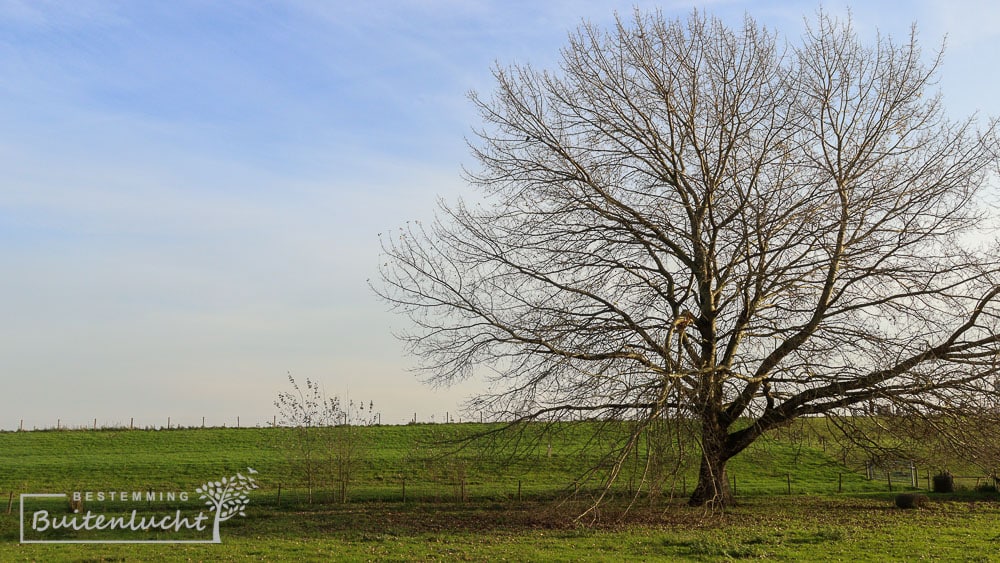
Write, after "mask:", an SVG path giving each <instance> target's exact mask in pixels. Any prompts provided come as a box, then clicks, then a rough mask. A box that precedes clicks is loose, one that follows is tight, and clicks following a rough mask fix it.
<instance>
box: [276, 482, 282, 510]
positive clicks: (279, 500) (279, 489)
mask: <svg viewBox="0 0 1000 563" xmlns="http://www.w3.org/2000/svg"><path fill="white" fill-rule="evenodd" d="M276 504H277V505H278V506H281V483H278V501H277V503H276Z"/></svg>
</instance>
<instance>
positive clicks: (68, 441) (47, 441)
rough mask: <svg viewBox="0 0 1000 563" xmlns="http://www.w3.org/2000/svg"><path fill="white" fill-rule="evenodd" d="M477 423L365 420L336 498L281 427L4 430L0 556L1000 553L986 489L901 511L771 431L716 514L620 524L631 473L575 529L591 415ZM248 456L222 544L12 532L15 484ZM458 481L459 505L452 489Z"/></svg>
mask: <svg viewBox="0 0 1000 563" xmlns="http://www.w3.org/2000/svg"><path fill="white" fill-rule="evenodd" d="M484 428H486V427H484V426H481V425H475V424H461V425H411V426H387V427H370V428H361V429H360V430H362V431H363V435H362V438H363V443H365V444H367V447H366V449H365V461H364V463H363V464H362V466H361V467H360V469H359V471H358V472H357V473H356V475H355V478H354V481H355V482H354V483H353V484H352V488H351V495H350V496H351V500H352V502H350V503H347V504H341V503H337V502H331V499H333V498H334V497H335V495H334V493H333V492H332V491H327V492H325V493H324V494H320V495H318V500H319V501H321V502H317V503H315V504H312V505H308V504H306V503H305V502H304V499H305V497H304V494H303V490H302V488H301V485H300V484H298V483H297V482H296V481H297V480H296V478H295V474H294V464H292V463H290V460H289V457H288V454H287V452H286V451H285V450H283V449H282V448H281V447H279V445H280V444H282V443H285V444H287V443H289V441H290V440H294V434H293V432H294V431H293V430H291V429H281V428H279V429H198V430H167V431H150V430H134V431H129V430H98V431H44V432H23V433H0V561H20V560H24V561H32V560H37V561H62V560H70V561H76V560H90V561H102V560H103V561H112V560H118V561H121V560H126V561H133V560H135V561H146V560H167V561H188V560H192V561H200V560H211V561H226V560H248V559H252V560H270V561H288V560H306V561H309V560H316V561H321V560H329V559H334V560H370V559H378V560H409V559H445V560H477V561H486V560H489V561H494V560H497V561H502V560H509V561H530V560H544V561H560V560H561V561H601V560H609V559H615V560H618V559H622V560H656V559H665V560H691V561H719V560H732V559H761V558H768V559H775V560H788V561H800V560H843V561H864V560H871V561H879V560H886V559H899V560H913V559H919V558H933V559H946V560H965V561H990V560H994V559H997V555H996V554H1000V504H998V503H996V502H994V500H993V499H994V498H995V496H991V495H977V494H972V493H964V494H959V495H952V496H948V497H935V496H932V498H933V500H934V502H933V503H932V506H931V508H929V509H926V510H914V511H903V510H898V509H895V508H894V507H893V505H892V494H890V493H888V492H886V491H885V488H886V487H885V484H883V483H874V482H869V481H867V480H865V479H864V477H863V475H862V474H860V473H859V472H858V471H857V469H858V468H857V467H845V466H843V465H841V464H840V463H839V462H838V460H836V459H834V458H833V457H832V452H829V453H827V452H824V451H823V449H822V448H820V447H817V446H816V444H814V443H810V442H808V441H800V440H789V439H788V438H787V437H779V438H780V439H765V440H764V441H762V442H760V443H759V444H756V445H754V446H753V447H752V448H750V449H749V450H748V451H746V452H744V454H742V455H741V456H739V457H737V458H736V459H734V460H733V461H732V462H731V463H730V465H729V471H730V474H731V476H735V478H736V488H737V498H738V499H739V501H740V504H739V505H738V506H737V507H735V508H733V509H730V510H727V511H726V512H725V513H721V514H720V513H707V512H705V510H703V509H699V508H690V507H687V506H686V505H684V503H683V499H679V498H678V499H675V500H674V501H670V500H669V499H668V498H665V497H657V498H654V499H652V501H651V500H650V499H649V498H648V497H646V496H640V499H639V501H638V502H637V503H636V504H635V505H634V506H633V507H632V509H631V511H630V512H629V513H628V515H627V517H625V518H624V520H623V519H622V515H623V511H624V508H625V506H626V498H627V493H628V481H629V479H628V478H627V476H626V478H623V480H622V483H621V485H620V486H619V487H618V489H617V490H616V494H617V497H615V498H614V499H612V501H611V502H610V503H608V504H607V505H606V506H604V507H602V509H601V512H600V516H601V518H600V520H599V521H598V522H597V523H596V524H595V525H592V526H586V527H582V526H581V525H580V524H579V523H577V522H575V521H574V517H575V516H577V515H579V514H580V513H581V512H582V511H583V510H585V509H586V508H587V506H588V503H587V501H588V498H589V497H588V495H587V494H586V493H587V492H588V490H587V489H586V488H585V489H584V490H583V493H584V494H582V495H581V496H580V498H578V499H576V500H569V501H567V502H565V503H563V502H560V501H559V499H561V498H562V495H563V493H565V492H566V491H568V490H573V489H574V485H573V483H574V481H575V480H576V479H577V477H578V476H579V475H580V474H581V473H582V471H583V470H584V468H585V467H587V466H589V465H590V464H593V463H595V462H597V461H599V455H598V454H597V453H595V452H594V451H593V450H590V451H589V452H583V451H581V448H582V447H583V446H584V445H585V435H586V428H585V427H583V426H581V425H572V424H570V425H565V426H563V427H562V428H557V429H556V430H558V432H557V433H556V434H555V435H553V436H551V437H542V438H540V439H538V440H529V441H528V442H527V443H526V444H524V443H522V448H521V449H522V450H523V451H522V454H524V455H522V456H521V457H518V458H516V459H514V460H513V462H512V463H501V462H500V459H501V458H504V457H505V456H504V455H503V454H504V453H505V452H507V453H509V451H510V449H511V445H510V444H509V443H502V444H501V445H493V446H486V445H480V446H471V447H466V448H464V449H461V450H460V451H457V452H456V451H453V449H454V447H453V446H452V445H449V444H447V443H445V441H447V440H449V439H455V438H460V437H461V436H462V435H466V434H467V433H470V432H474V431H477V430H483V429H484ZM533 431H534V430H533ZM609 439H610V437H609ZM549 445H551V454H550V453H549ZM247 466H252V467H254V468H255V469H257V470H258V471H259V475H258V476H259V477H260V482H261V489H260V490H258V491H255V492H254V493H252V495H251V498H252V500H251V504H250V508H249V509H248V511H247V517H246V518H234V519H233V520H230V521H228V522H225V523H223V525H222V536H223V544H222V545H221V546H219V545H200V546H199V545H187V546H185V545H170V546H162V545H161V546H157V545H108V544H102V545H21V544H18V543H17V538H18V515H17V497H16V495H17V494H18V493H22V492H31V493H40V492H68V491H75V490H82V491H87V490H93V491H108V490H147V489H153V490H188V491H191V490H193V489H194V487H196V486H198V485H200V484H201V483H202V482H204V481H205V480H207V479H209V478H212V479H216V478H220V477H221V476H223V475H227V474H232V473H234V472H235V471H238V470H242V469H243V468H245V467H247ZM463 477H464V480H465V482H466V493H467V497H468V501H467V502H460V501H459V499H458V492H459V491H458V484H457V482H458V480H459V479H461V478H463ZM404 478H405V479H406V492H407V502H405V503H404V502H402V498H401V493H402V482H403V479H404ZM681 480H682V481H683V485H682V484H677V493H678V494H680V493H681V492H682V491H681V487H682V486H683V487H685V488H687V489H688V491H690V488H691V487H693V486H694V473H693V468H688V469H687V471H686V472H685V473H683V474H682V478H681ZM519 482H520V484H521V488H522V499H523V500H521V501H518V499H517V496H516V492H517V486H518V483H519ZM789 482H791V489H792V494H791V495H788V494H787V492H788V491H787V487H788V483H789ZM838 483H842V486H843V490H844V492H843V493H841V494H838V493H837V492H836V491H837V487H838ZM279 484H281V487H282V492H281V502H280V504H279V502H278V500H279V499H278V485H279ZM594 485H595V484H593V483H592V484H590V485H589V486H594ZM10 493H14V494H15V497H14V506H13V512H12V514H9V515H8V514H5V511H6V510H5V509H6V503H7V499H8V498H10V496H9V495H10Z"/></svg>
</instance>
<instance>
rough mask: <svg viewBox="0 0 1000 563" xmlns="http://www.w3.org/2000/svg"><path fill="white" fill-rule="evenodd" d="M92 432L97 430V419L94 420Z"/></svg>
mask: <svg viewBox="0 0 1000 563" xmlns="http://www.w3.org/2000/svg"><path fill="white" fill-rule="evenodd" d="M94 430H97V419H96V418H95V419H94Z"/></svg>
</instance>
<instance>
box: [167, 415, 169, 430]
mask: <svg viewBox="0 0 1000 563" xmlns="http://www.w3.org/2000/svg"><path fill="white" fill-rule="evenodd" d="M167 430H170V417H169V416H168V417H167Z"/></svg>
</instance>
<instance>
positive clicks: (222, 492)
mask: <svg viewBox="0 0 1000 563" xmlns="http://www.w3.org/2000/svg"><path fill="white" fill-rule="evenodd" d="M247 473H249V474H250V475H251V476H250V477H247V476H244V475H243V474H242V473H240V472H236V475H234V476H232V477H229V478H226V477H223V478H222V480H221V481H209V482H207V483H205V484H204V485H202V486H200V487H198V488H197V489H195V490H194V492H196V493H199V494H200V495H201V496H200V497H199V498H203V499H206V500H205V504H206V505H207V506H211V507H213V508H215V523H214V525H213V526H212V543H222V539H221V538H220V537H219V524H220V523H222V522H225V521H226V520H229V519H230V518H232V517H233V516H236V515H237V514H239V515H240V516H246V512H244V510H246V507H247V504H248V503H249V502H250V497H249V496H247V493H248V492H250V491H252V490H254V489H256V488H257V481H256V480H255V479H254V478H253V474H254V473H257V472H256V471H254V469H253V468H252V467H247Z"/></svg>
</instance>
